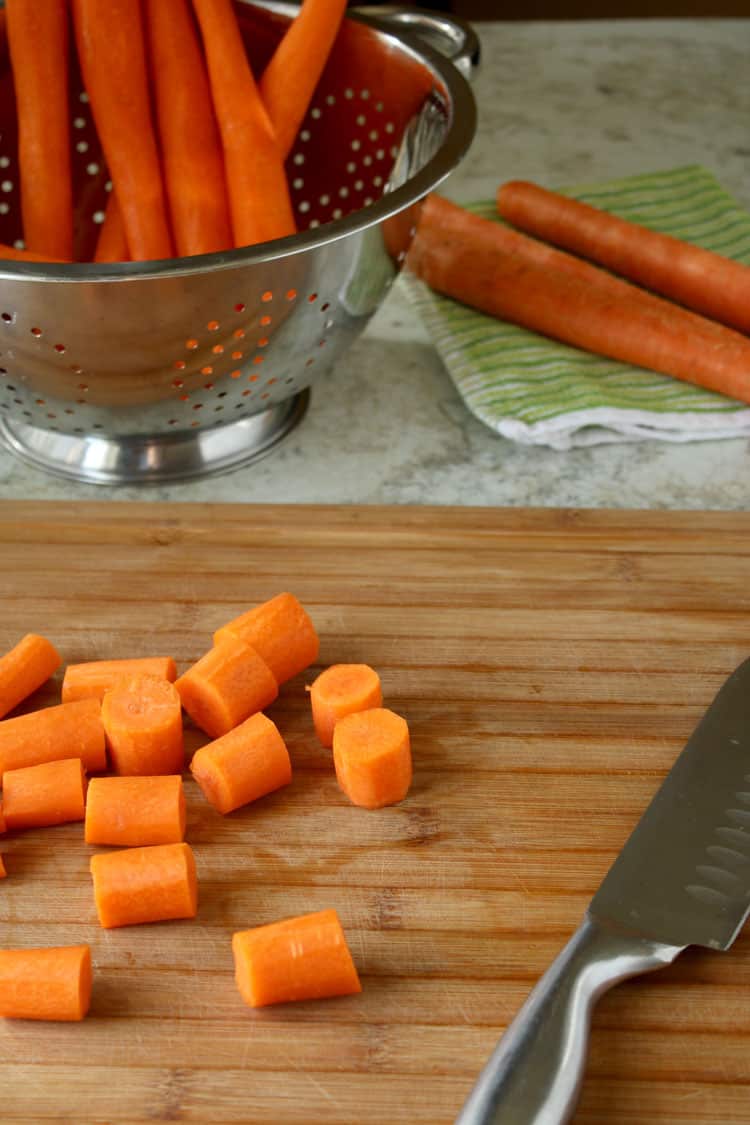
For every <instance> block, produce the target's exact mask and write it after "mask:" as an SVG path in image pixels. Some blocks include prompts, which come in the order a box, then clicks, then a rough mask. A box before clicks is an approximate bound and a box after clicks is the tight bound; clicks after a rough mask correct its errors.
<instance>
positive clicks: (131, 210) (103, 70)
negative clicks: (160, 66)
mask: <svg viewBox="0 0 750 1125" xmlns="http://www.w3.org/2000/svg"><path fill="white" fill-rule="evenodd" d="M72 10H73V23H74V28H75V34H76V41H77V44H78V58H79V62H80V65H81V73H82V76H83V80H84V84H85V86H86V91H87V93H88V96H89V102H90V105H91V112H92V114H93V117H94V122H95V124H96V130H97V133H98V134H99V140H100V141H101V145H102V150H103V152H104V157H105V160H106V162H107V166H108V168H109V173H110V176H111V178H112V183H113V185H114V189H113V190H114V191H115V192H116V193H117V202H118V204H119V207H120V210H121V211H122V218H123V223H124V225H125V232H126V238H127V244H128V248H129V251H130V256H131V257H132V258H133V260H134V261H139V260H143V259H153V258H169V257H171V256H172V240H171V235H170V231H169V221H168V218H167V207H166V200H165V194H164V185H163V182H162V174H161V166H160V161H159V153H158V149H157V144H156V137H155V133H154V127H153V122H152V119H151V107H150V101H149V86H148V75H147V69H146V51H145V44H144V35H143V23H142V19H141V8H140V4H135V3H133V2H132V0H73V3H72Z"/></svg>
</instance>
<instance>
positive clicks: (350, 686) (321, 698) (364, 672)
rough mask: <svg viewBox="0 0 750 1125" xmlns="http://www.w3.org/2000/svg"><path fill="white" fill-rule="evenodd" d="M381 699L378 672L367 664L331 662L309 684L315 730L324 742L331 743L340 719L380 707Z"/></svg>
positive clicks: (328, 744) (330, 744) (326, 744)
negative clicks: (334, 729)
mask: <svg viewBox="0 0 750 1125" xmlns="http://www.w3.org/2000/svg"><path fill="white" fill-rule="evenodd" d="M382 702H383V691H382V688H381V686H380V676H379V675H378V674H377V672H375V671H374V670H373V669H372V668H371V667H370V666H369V664H332V665H331V667H330V668H326V670H325V671H324V672H321V673H320V675H319V676H318V677H317V679H315V680H314V682H313V685H312V687H311V688H310V704H311V706H312V716H313V723H314V724H315V733H316V734H317V736H318V738H319V739H320V741H321V742H322V743H323V745H324V746H332V745H333V728H334V727H335V726H336V723H337V722H338V721H339V719H343V718H344V716H345V715H352V714H354V712H355V711H367V710H369V709H370V708H371V707H380V706H381V704H382Z"/></svg>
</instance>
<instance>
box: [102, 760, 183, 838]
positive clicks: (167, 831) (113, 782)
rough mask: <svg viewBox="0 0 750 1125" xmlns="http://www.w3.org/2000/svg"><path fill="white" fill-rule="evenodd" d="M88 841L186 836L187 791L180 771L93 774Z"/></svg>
mask: <svg viewBox="0 0 750 1125" xmlns="http://www.w3.org/2000/svg"><path fill="white" fill-rule="evenodd" d="M84 831H85V839H86V843H87V844H113V845H118V846H120V847H139V846H144V845H148V844H179V843H181V842H182V840H184V838H185V792H184V789H183V785H182V778H181V777H179V776H178V775H177V774H168V775H166V776H162V777H94V778H92V779H91V782H90V784H89V788H88V794H87V796H86V825H85V830H84Z"/></svg>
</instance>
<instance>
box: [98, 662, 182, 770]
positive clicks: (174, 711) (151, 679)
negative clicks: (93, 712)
mask: <svg viewBox="0 0 750 1125" xmlns="http://www.w3.org/2000/svg"><path fill="white" fill-rule="evenodd" d="M102 722H103V723H104V733H105V735H106V737H107V747H108V749H109V756H110V759H111V761H112V767H113V769H114V770H115V772H116V773H121V774H140V775H156V774H167V773H181V772H182V769H183V767H184V765H185V749H184V744H183V735H182V708H181V706H180V697H179V695H178V693H177V689H176V688H175V686H174V684H170V683H169V681H168V680H162V679H160V678H159V677H158V676H148V675H139V676H131V677H130V678H129V679H127V680H119V681H118V682H117V683H116V684H115V686H114V687H113V688H112V690H111V691H108V692H106V694H105V696H104V699H103V700H102Z"/></svg>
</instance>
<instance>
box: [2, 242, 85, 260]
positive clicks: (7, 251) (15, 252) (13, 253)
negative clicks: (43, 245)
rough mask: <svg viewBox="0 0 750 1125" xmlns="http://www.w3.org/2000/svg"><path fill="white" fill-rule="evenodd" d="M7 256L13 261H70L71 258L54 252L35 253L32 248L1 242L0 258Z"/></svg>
mask: <svg viewBox="0 0 750 1125" xmlns="http://www.w3.org/2000/svg"><path fill="white" fill-rule="evenodd" d="M2 258H7V259H8V260H9V261H12V262H69V261H70V258H59V257H55V256H54V255H53V254H35V253H34V252H33V251H32V250H19V249H18V247H17V246H8V245H7V243H5V242H0V259H2Z"/></svg>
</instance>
